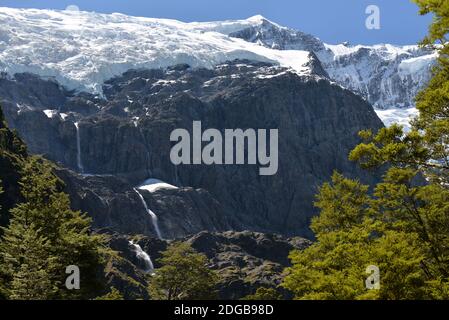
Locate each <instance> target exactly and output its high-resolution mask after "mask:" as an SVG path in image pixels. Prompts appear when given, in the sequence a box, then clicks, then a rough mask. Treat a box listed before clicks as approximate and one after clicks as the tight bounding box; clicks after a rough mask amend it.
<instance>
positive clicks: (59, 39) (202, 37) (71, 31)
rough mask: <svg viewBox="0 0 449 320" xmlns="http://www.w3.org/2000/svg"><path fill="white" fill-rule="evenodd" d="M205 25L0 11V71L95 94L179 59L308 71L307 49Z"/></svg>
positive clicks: (201, 64)
mask: <svg viewBox="0 0 449 320" xmlns="http://www.w3.org/2000/svg"><path fill="white" fill-rule="evenodd" d="M249 23H251V21H250V20H249ZM235 27H236V28H237V27H244V24H239V23H237V24H236V26H235ZM208 28H209V25H208V24H205V26H204V28H201V24H189V23H183V22H179V21H175V20H166V19H150V18H138V17H130V16H126V15H122V14H111V15H107V14H98V13H89V12H74V11H51V10H34V9H31V10H28V9H27V10H18V9H10V8H0V71H3V72H6V73H8V74H15V73H22V72H31V73H35V74H38V75H40V76H43V77H52V78H54V79H56V80H57V81H58V82H59V83H61V84H62V85H64V86H66V87H67V88H69V89H76V90H84V91H88V92H91V93H98V94H100V93H101V90H102V89H101V87H102V85H103V83H104V81H106V80H108V79H111V78H112V77H114V76H118V75H121V74H122V73H124V72H126V71H128V70H130V69H152V68H159V67H162V68H164V67H168V66H172V65H176V64H183V63H185V64H189V65H190V66H191V67H207V68H212V67H213V66H215V65H217V64H220V63H223V62H225V61H229V60H234V59H248V60H256V61H262V62H272V63H277V64H280V65H282V66H287V67H292V68H293V69H294V71H296V72H298V73H305V74H306V73H307V72H308V71H309V68H308V67H307V66H306V64H307V63H308V62H309V58H308V55H309V53H308V52H307V51H299V50H291V51H281V50H273V49H269V48H265V47H262V46H259V45H257V44H253V43H250V42H247V41H244V40H241V39H236V38H232V37H228V36H227V35H224V34H222V33H219V32H213V31H209V30H208Z"/></svg>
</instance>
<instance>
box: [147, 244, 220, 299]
mask: <svg viewBox="0 0 449 320" xmlns="http://www.w3.org/2000/svg"><path fill="white" fill-rule="evenodd" d="M159 262H160V263H161V264H162V267H161V268H158V269H157V270H156V273H155V275H154V276H153V277H152V279H151V280H150V293H151V297H152V298H153V299H160V300H203V299H214V298H216V285H217V281H218V278H217V275H216V273H215V272H214V271H213V270H211V269H209V268H208V266H207V258H206V256H205V255H203V254H200V253H197V252H196V251H195V250H194V249H193V248H192V247H191V246H190V245H189V244H187V243H183V242H178V243H173V244H171V245H170V246H169V247H168V248H167V250H166V251H164V252H163V253H162V258H160V259H159Z"/></svg>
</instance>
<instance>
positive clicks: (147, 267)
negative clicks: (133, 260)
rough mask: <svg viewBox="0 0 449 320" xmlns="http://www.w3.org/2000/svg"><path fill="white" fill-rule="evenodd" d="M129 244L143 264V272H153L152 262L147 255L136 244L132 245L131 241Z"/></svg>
mask: <svg viewBox="0 0 449 320" xmlns="http://www.w3.org/2000/svg"><path fill="white" fill-rule="evenodd" d="M129 244H130V245H131V246H133V248H134V251H135V252H136V257H137V258H138V259H140V260H142V261H143V263H144V264H145V270H144V271H145V272H151V271H153V270H154V265H153V261H151V258H150V256H149V255H148V253H146V252H145V251H143V249H142V247H141V246H140V245H139V244H137V243H134V242H132V241H129Z"/></svg>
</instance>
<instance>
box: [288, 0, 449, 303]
mask: <svg viewBox="0 0 449 320" xmlns="http://www.w3.org/2000/svg"><path fill="white" fill-rule="evenodd" d="M414 1H415V2H416V3H417V4H418V5H419V6H420V8H421V14H427V13H433V14H434V20H433V23H432V25H431V26H430V28H429V35H428V37H427V38H426V39H425V40H424V41H423V45H432V46H433V45H434V44H435V43H436V42H439V44H440V45H439V46H435V48H436V49H437V50H438V51H439V54H440V57H439V61H438V62H439V63H438V66H436V67H435V69H434V71H433V72H434V74H433V78H432V80H431V81H430V83H429V85H428V87H427V88H426V89H424V90H423V91H422V92H421V93H420V94H419V95H418V96H417V99H416V102H417V108H418V110H419V116H418V118H417V119H415V120H414V121H413V122H412V130H411V131H410V132H408V133H405V132H404V131H403V129H402V127H400V126H397V125H394V126H392V127H390V128H383V129H381V130H380V131H379V132H377V133H376V134H373V133H372V132H371V131H369V130H366V131H362V132H360V137H361V138H362V139H363V140H364V142H363V143H362V144H360V145H359V146H357V147H356V148H355V149H354V150H353V151H352V152H351V154H350V156H349V157H350V159H351V160H353V161H358V162H359V163H360V165H361V166H362V167H364V168H376V167H382V166H384V165H388V166H389V169H388V170H387V172H386V174H385V176H384V179H383V181H382V182H381V183H379V184H377V185H376V186H375V188H374V193H373V194H371V195H370V194H368V187H367V186H363V185H361V184H360V183H359V182H357V181H353V180H349V179H345V178H344V177H343V176H341V175H339V174H334V176H333V178H332V184H325V185H323V186H322V188H321V190H320V192H319V194H318V196H317V202H316V205H317V207H318V208H320V210H321V214H320V216H319V217H317V218H315V219H314V220H313V222H312V230H313V231H314V232H315V233H316V238H317V242H315V243H314V244H313V245H312V246H310V247H309V248H308V249H306V250H304V251H303V252H299V251H295V252H292V253H291V255H290V258H291V260H292V262H293V266H292V267H291V268H289V269H287V270H286V273H287V275H286V277H285V280H284V282H283V286H284V287H285V288H287V289H289V290H291V291H292V292H293V293H294V294H295V297H296V298H297V299H448V298H449V285H448V284H449V149H448V148H449V56H448V52H449V44H448V43H447V41H446V36H447V34H448V32H449V2H448V1H446V0H414ZM422 178H425V179H426V180H427V181H426V182H427V183H424V182H423V179H422ZM370 265H375V266H377V267H378V268H379V270H380V288H379V289H378V290H367V288H366V287H365V279H366V278H367V276H368V275H367V274H366V273H365V272H366V268H367V267H368V266H370Z"/></svg>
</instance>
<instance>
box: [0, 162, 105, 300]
mask: <svg viewBox="0 0 449 320" xmlns="http://www.w3.org/2000/svg"><path fill="white" fill-rule="evenodd" d="M22 171H23V172H22V177H23V178H22V180H21V182H20V186H21V193H22V196H23V198H24V201H23V202H22V203H20V204H18V205H17V206H16V207H15V208H14V209H12V210H11V221H10V224H9V226H8V227H6V228H3V231H4V236H3V239H2V243H1V245H0V277H1V278H3V279H5V281H6V285H5V287H6V293H7V296H8V297H9V298H10V299H16V298H17V299H82V298H90V297H92V295H93V294H95V292H96V291H97V290H99V288H100V283H99V279H98V278H99V275H100V274H101V273H99V272H100V271H101V267H102V263H103V261H102V238H101V237H99V236H96V235H91V234H90V233H89V227H90V219H89V218H87V217H86V216H85V215H84V214H81V213H80V212H76V211H72V210H71V209H70V201H69V198H68V196H67V195H66V194H65V193H63V192H62V191H61V190H62V182H61V181H60V180H59V179H58V178H57V177H56V176H55V175H54V174H53V173H52V167H51V166H50V165H49V164H48V163H47V162H46V161H44V160H42V159H40V158H38V157H32V158H29V159H28V161H26V163H25V165H24V167H23V168H22ZM69 265H76V266H78V267H79V268H80V270H81V289H80V290H68V289H66V287H65V279H66V277H67V275H66V274H65V270H66V267H67V266H69Z"/></svg>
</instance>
